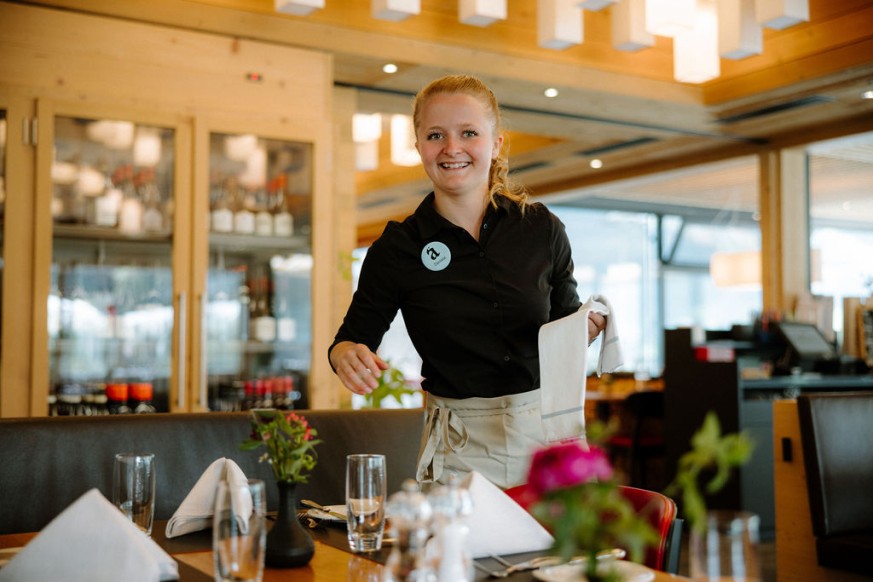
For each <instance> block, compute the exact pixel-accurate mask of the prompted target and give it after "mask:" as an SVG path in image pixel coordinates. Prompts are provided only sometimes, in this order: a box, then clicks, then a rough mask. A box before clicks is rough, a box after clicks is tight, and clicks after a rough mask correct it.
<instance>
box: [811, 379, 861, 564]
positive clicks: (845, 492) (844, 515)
mask: <svg viewBox="0 0 873 582" xmlns="http://www.w3.org/2000/svg"><path fill="white" fill-rule="evenodd" d="M797 412H798V420H799V424H800V436H801V444H802V448H803V460H804V465H805V467H806V480H807V493H808V497H809V509H810V516H811V518H812V531H813V534H814V535H815V549H816V558H817V561H818V564H819V565H820V566H822V567H825V568H836V569H840V570H846V571H849V572H854V573H856V574H862V575H864V576H873V560H871V559H870V555H871V553H873V495H871V492H873V393H871V392H841V393H817V394H816V393H806V394H801V395H800V396H798V397H797Z"/></svg>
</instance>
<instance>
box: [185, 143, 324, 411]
mask: <svg viewBox="0 0 873 582" xmlns="http://www.w3.org/2000/svg"><path fill="white" fill-rule="evenodd" d="M209 150H210V151H209V237H208V238H209V269H208V273H207V275H206V278H207V282H206V292H205V309H204V311H203V336H202V337H203V341H204V344H205V345H204V349H203V352H202V353H203V356H204V362H201V366H204V367H205V370H204V371H203V375H204V376H205V378H204V380H205V383H206V387H207V389H208V406H209V408H210V410H219V411H231V410H244V409H249V408H260V407H277V408H303V407H306V406H307V390H306V383H307V379H308V375H309V367H310V361H311V351H312V331H311V330H312V297H311V285H312V283H311V280H312V278H311V271H312V252H311V230H312V225H311V216H312V211H311V205H312V144H308V143H303V142H295V141H288V140H279V139H270V138H263V137H258V136H255V135H251V134H233V133H217V132H213V133H210V135H209Z"/></svg>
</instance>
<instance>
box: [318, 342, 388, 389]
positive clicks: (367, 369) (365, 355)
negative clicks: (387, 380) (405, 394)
mask: <svg viewBox="0 0 873 582" xmlns="http://www.w3.org/2000/svg"><path fill="white" fill-rule="evenodd" d="M330 363H331V364H333V368H334V370H336V375H337V376H339V379H340V380H342V383H343V384H344V385H345V387H346V388H348V389H349V390H351V391H352V392H354V393H355V394H361V395H365V394H369V393H370V392H372V391H373V390H375V389H376V387H378V386H379V381H378V378H379V375H380V374H382V371H383V370H387V369H388V364H386V363H385V361H384V360H382V358H380V357H379V356H378V355H376V354H375V353H373V352H372V351H370V348H368V347H367V346H365V345H364V344H356V343H354V342H340V343H338V344H337V345H335V346H334V347H333V349H332V350H331V351H330Z"/></svg>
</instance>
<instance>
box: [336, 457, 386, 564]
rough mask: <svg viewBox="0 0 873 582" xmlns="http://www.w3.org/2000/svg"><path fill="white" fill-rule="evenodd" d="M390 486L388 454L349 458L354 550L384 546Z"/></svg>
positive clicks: (348, 494)
mask: <svg viewBox="0 0 873 582" xmlns="http://www.w3.org/2000/svg"><path fill="white" fill-rule="evenodd" d="M386 488H387V483H386V478H385V455H348V456H347V457H346V509H347V518H348V536H349V547H350V548H351V550H352V551H353V552H375V551H378V550H380V549H381V548H382V535H383V533H384V532H385V495H386Z"/></svg>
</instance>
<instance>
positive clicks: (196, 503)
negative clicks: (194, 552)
mask: <svg viewBox="0 0 873 582" xmlns="http://www.w3.org/2000/svg"><path fill="white" fill-rule="evenodd" d="M221 481H225V482H227V483H230V484H232V485H235V486H239V485H245V484H246V483H247V478H246V475H245V473H243V471H242V469H240V468H239V465H237V464H236V463H235V462H234V461H233V459H227V458H225V457H222V458H220V459H217V460H215V461H213V462H212V464H211V465H209V467H207V468H206V470H205V471H204V472H203V474H202V475H201V476H200V479H198V480H197V483H195V484H194V487H192V488H191V491H189V492H188V495H187V496H186V497H185V499H183V500H182V503H181V504H180V505H179V508H178V509H177V510H176V512H175V513H174V514H173V517H171V518H170V521H168V522H167V530H166V536H167V537H168V538H175V537H178V536H181V535H185V534H189V533H191V532H195V531H200V530H202V529H208V528H211V527H212V514H213V513H214V508H215V492H216V490H217V489H218V484H219V483H220V482H221ZM233 507H234V510H235V511H236V512H237V516H238V518H239V517H245V518H246V519H240V524H241V526H242V525H245V526H247V524H248V516H250V515H251V513H252V499H251V497H249V496H247V495H239V496H237V497H236V498H234V500H233ZM237 508H238V510H237Z"/></svg>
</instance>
